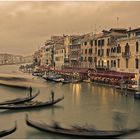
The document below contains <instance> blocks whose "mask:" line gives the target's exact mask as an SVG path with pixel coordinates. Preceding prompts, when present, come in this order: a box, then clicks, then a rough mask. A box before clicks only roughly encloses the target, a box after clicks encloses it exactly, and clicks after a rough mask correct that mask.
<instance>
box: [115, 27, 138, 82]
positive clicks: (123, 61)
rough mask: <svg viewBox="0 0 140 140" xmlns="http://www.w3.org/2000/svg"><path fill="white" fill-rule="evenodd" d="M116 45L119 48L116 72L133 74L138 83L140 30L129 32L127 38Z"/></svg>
mask: <svg viewBox="0 0 140 140" xmlns="http://www.w3.org/2000/svg"><path fill="white" fill-rule="evenodd" d="M117 43H118V46H120V48H121V49H120V52H121V53H120V55H119V57H118V65H117V71H121V72H131V73H135V80H136V81H137V83H140V80H139V79H140V70H139V68H140V28H137V29H133V30H129V31H128V32H127V37H125V38H122V39H119V40H118V42H117Z"/></svg>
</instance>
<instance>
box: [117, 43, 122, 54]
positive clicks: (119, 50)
mask: <svg viewBox="0 0 140 140" xmlns="http://www.w3.org/2000/svg"><path fill="white" fill-rule="evenodd" d="M117 53H121V46H120V44H118V47H117Z"/></svg>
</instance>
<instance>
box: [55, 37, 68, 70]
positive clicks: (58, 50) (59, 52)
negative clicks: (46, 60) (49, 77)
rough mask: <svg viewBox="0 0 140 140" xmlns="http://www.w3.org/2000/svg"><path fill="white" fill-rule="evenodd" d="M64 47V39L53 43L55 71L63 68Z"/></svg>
mask: <svg viewBox="0 0 140 140" xmlns="http://www.w3.org/2000/svg"><path fill="white" fill-rule="evenodd" d="M65 53H66V50H65V46H64V38H61V39H59V40H56V41H55V43H54V65H55V69H58V70H61V69H62V67H63V66H64V59H65Z"/></svg>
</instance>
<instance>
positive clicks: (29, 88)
mask: <svg viewBox="0 0 140 140" xmlns="http://www.w3.org/2000/svg"><path fill="white" fill-rule="evenodd" d="M29 89H30V97H31V96H32V87H31V86H30V88H29Z"/></svg>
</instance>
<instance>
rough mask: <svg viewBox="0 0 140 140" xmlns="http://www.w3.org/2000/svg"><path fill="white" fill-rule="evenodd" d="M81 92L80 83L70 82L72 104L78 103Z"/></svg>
mask: <svg viewBox="0 0 140 140" xmlns="http://www.w3.org/2000/svg"><path fill="white" fill-rule="evenodd" d="M80 93H81V84H72V95H73V96H72V97H73V102H74V104H79V100H80V99H79V98H80Z"/></svg>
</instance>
